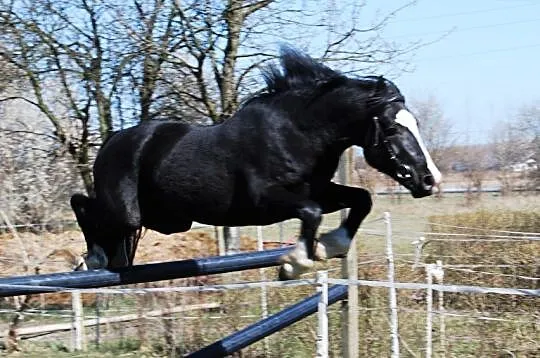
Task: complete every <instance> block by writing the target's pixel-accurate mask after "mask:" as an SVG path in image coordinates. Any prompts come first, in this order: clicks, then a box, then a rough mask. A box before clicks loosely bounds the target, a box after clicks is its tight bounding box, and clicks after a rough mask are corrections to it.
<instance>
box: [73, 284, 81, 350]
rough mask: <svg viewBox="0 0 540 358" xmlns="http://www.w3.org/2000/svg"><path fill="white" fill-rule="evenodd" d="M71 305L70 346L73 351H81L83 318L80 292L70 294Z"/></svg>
mask: <svg viewBox="0 0 540 358" xmlns="http://www.w3.org/2000/svg"><path fill="white" fill-rule="evenodd" d="M71 305H72V310H73V344H72V346H73V350H74V351H81V350H83V349H84V325H83V321H84V317H83V306H82V300H81V292H80V291H73V292H72V293H71Z"/></svg>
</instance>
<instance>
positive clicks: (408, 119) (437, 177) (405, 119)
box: [396, 109, 442, 185]
mask: <svg viewBox="0 0 540 358" xmlns="http://www.w3.org/2000/svg"><path fill="white" fill-rule="evenodd" d="M396 123H399V124H401V125H402V126H404V127H407V128H408V129H409V131H411V133H412V134H413V135H414V137H415V138H416V141H417V142H418V145H419V146H420V149H422V152H423V153H424V156H425V157H426V162H427V167H428V169H429V171H430V172H431V175H433V180H434V181H435V185H438V184H440V182H441V179H442V174H441V172H440V171H439V169H437V166H436V165H435V163H433V159H431V155H429V152H428V151H427V149H426V146H425V145H424V141H423V140H422V137H421V136H420V131H419V130H418V124H417V123H416V118H414V116H413V115H412V114H411V112H409V111H407V110H405V109H402V110H400V111H399V112H398V113H397V114H396Z"/></svg>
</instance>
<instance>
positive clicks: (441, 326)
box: [435, 260, 446, 358]
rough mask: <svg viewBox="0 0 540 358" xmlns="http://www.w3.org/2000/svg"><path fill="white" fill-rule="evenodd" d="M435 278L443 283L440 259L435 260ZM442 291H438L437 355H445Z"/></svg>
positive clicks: (440, 283)
mask: <svg viewBox="0 0 540 358" xmlns="http://www.w3.org/2000/svg"><path fill="white" fill-rule="evenodd" d="M435 279H436V280H437V283H438V284H439V285H442V284H444V269H443V264H442V260H437V270H436V271H435ZM444 316H445V315H444V292H443V291H439V334H440V337H439V340H440V341H439V343H440V349H439V356H440V357H441V358H444V357H446V322H445V317H444Z"/></svg>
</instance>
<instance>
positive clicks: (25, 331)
mask: <svg viewBox="0 0 540 358" xmlns="http://www.w3.org/2000/svg"><path fill="white" fill-rule="evenodd" d="M220 306H221V305H220V304H219V303H217V302H214V303H200V304H195V305H187V306H177V307H172V308H166V309H163V310H153V311H148V312H143V313H142V314H139V313H129V314H125V315H121V316H112V317H100V318H99V319H97V318H89V319H85V320H84V321H83V326H84V327H94V326H96V325H98V324H99V325H102V324H111V323H122V322H129V321H134V320H137V319H141V318H146V317H161V316H165V315H171V314H175V313H182V312H189V311H195V310H207V309H214V308H219V307H220ZM72 329H73V323H72V322H69V323H53V324H46V325H42V326H32V327H20V328H18V329H17V336H18V337H20V338H32V337H35V336H43V335H46V334H50V333H56V332H62V331H69V330H72ZM8 334H9V332H8V331H7V330H6V331H0V338H5V336H7V335H8Z"/></svg>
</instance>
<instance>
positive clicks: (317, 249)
mask: <svg viewBox="0 0 540 358" xmlns="http://www.w3.org/2000/svg"><path fill="white" fill-rule="evenodd" d="M280 60H281V68H279V67H276V66H269V67H267V68H266V69H265V70H264V72H263V75H264V79H265V80H266V83H267V87H266V89H265V90H264V91H262V92H261V93H259V94H257V95H256V96H254V97H252V98H251V99H249V100H248V101H247V102H246V103H244V104H243V105H242V106H241V108H240V109H239V110H238V112H236V114H235V115H234V116H232V117H231V118H230V119H228V120H227V121H225V122H224V123H222V124H219V125H214V126H204V127H203V126H193V125H187V124H183V123H179V122H174V121H151V122H145V123H141V124H140V125H137V126H135V127H132V128H129V129H125V130H121V131H119V132H116V133H115V134H113V135H112V136H111V137H110V138H109V139H108V140H107V141H106V143H105V144H104V145H103V147H102V148H101V150H100V151H99V153H98V156H97V158H96V161H95V163H94V180H95V196H94V197H86V196H84V195H81V194H76V195H74V196H73V197H72V198H71V205H72V208H73V210H74V212H75V214H76V216H77V220H78V222H79V225H80V227H81V229H82V231H83V233H84V236H85V239H86V243H87V247H88V254H87V259H86V260H87V264H88V266H89V267H90V268H96V267H108V268H116V267H124V266H129V265H131V264H132V263H133V258H134V256H135V250H136V246H137V242H138V239H139V238H140V233H141V228H142V227H143V226H144V227H146V228H148V229H152V230H156V231H159V232H161V233H164V234H170V233H175V232H182V231H187V230H189V229H190V227H191V224H192V222H193V221H197V222H200V223H206V224H210V225H223V226H246V225H268V224H272V223H276V222H280V221H283V220H286V219H291V218H298V219H300V220H301V222H302V228H301V233H300V238H299V240H298V244H297V246H296V248H295V249H294V250H293V251H291V253H290V254H288V255H287V256H286V257H284V258H283V262H284V265H283V266H282V268H281V272H280V274H281V276H282V277H283V278H291V277H296V276H297V275H298V274H300V273H301V272H303V271H305V270H307V269H308V268H309V267H311V266H312V264H313V261H312V260H313V259H315V258H317V259H327V258H331V257H337V256H342V255H344V254H346V253H347V251H348V248H349V244H350V239H351V238H352V237H353V236H354V235H355V233H356V231H357V230H358V227H359V226H360V223H361V222H362V220H363V219H364V218H365V217H366V215H367V214H368V213H369V211H370V209H371V198H370V194H369V193H368V192H367V191H366V190H364V189H361V188H353V187H347V186H343V185H338V184H335V183H333V182H332V181H331V180H332V178H333V176H334V173H335V171H336V168H337V166H338V161H339V158H340V155H341V154H342V153H343V151H344V150H345V149H347V148H348V147H350V146H352V145H359V146H362V147H363V148H364V154H365V158H366V160H367V162H368V163H369V164H370V165H371V166H373V167H374V168H376V169H378V170H379V171H381V172H383V173H386V174H388V175H389V176H391V177H392V178H394V179H395V180H397V181H398V182H399V183H400V184H402V185H404V186H405V187H406V188H407V189H409V190H410V192H411V193H412V195H413V196H414V197H416V198H420V197H424V196H427V195H430V194H431V193H432V189H433V187H434V186H435V185H437V184H438V183H439V181H440V179H441V175H440V172H439V171H438V170H437V168H436V167H435V165H434V164H433V162H432V160H431V158H430V156H429V154H428V152H427V151H426V149H425V147H424V144H423V143H422V140H421V138H420V134H419V132H418V127H417V123H416V120H415V118H414V117H413V116H412V115H411V114H410V112H409V111H408V110H407V108H406V106H405V99H404V97H403V96H402V95H401V93H400V92H399V90H398V88H397V87H396V86H395V85H394V84H393V83H392V82H390V81H388V80H387V79H384V78H383V77H374V76H373V77H362V78H350V77H346V76H344V75H343V74H340V73H338V72H336V71H334V70H331V69H330V68H328V67H326V66H324V65H322V64H320V63H318V62H316V61H314V60H313V59H311V58H310V57H308V56H306V55H304V54H300V53H298V52H296V51H295V50H292V49H288V48H285V49H282V51H281V57H280ZM343 208H350V212H349V215H348V217H347V218H346V220H345V221H344V222H343V223H342V224H341V226H340V227H339V228H338V229H336V230H334V231H332V232H330V233H326V234H323V235H321V236H320V237H319V239H318V241H317V242H315V238H316V234H317V228H318V226H319V223H320V222H321V216H322V215H323V214H325V213H330V212H334V211H337V210H340V209H343Z"/></svg>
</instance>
